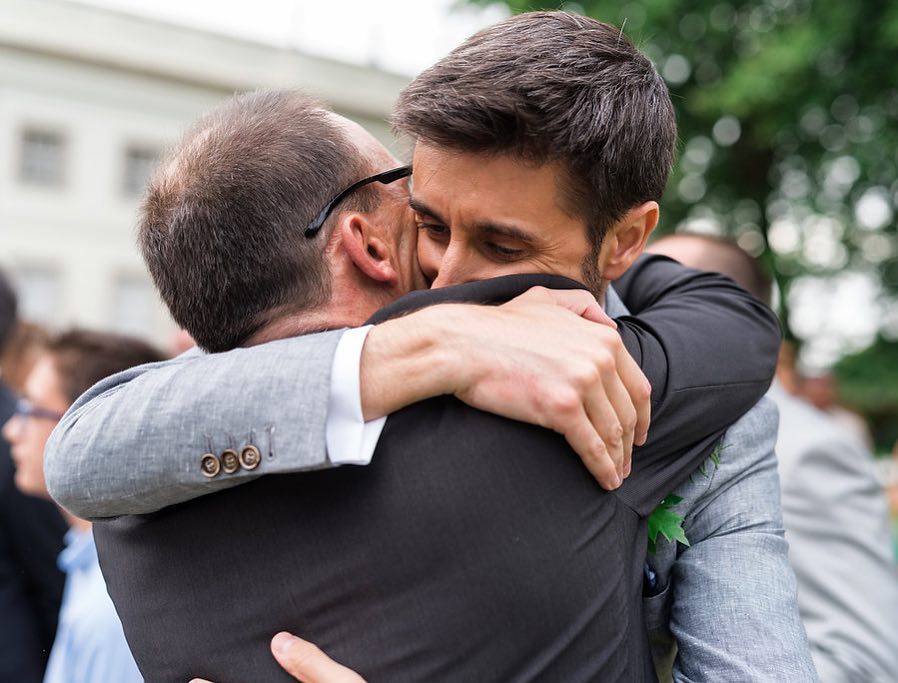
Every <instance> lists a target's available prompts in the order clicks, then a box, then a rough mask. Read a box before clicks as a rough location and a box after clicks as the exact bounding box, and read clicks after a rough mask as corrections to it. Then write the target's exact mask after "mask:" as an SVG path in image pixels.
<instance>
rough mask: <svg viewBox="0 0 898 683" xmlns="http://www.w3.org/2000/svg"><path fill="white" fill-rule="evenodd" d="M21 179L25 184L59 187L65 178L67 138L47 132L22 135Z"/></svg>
mask: <svg viewBox="0 0 898 683" xmlns="http://www.w3.org/2000/svg"><path fill="white" fill-rule="evenodd" d="M19 177H20V178H21V180H22V182H23V183H29V184H33V185H44V186H46V187H59V186H60V185H62V183H63V180H64V177H65V138H64V137H63V136H62V134H60V133H55V132H53V131H47V130H37V129H26V130H25V131H24V132H23V133H22V158H21V167H20V169H19Z"/></svg>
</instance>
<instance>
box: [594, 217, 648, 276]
mask: <svg viewBox="0 0 898 683" xmlns="http://www.w3.org/2000/svg"><path fill="white" fill-rule="evenodd" d="M658 216H659V209H658V202H654V201H653V202H645V203H644V204H640V205H639V206H637V207H635V208H632V209H630V210H629V211H628V212H627V213H626V215H625V216H624V217H623V218H622V219H621V220H619V221H618V222H617V223H615V224H614V225H613V226H611V227H610V228H609V229H608V234H607V235H605V239H604V241H603V242H602V248H601V250H600V256H599V266H600V268H599V270H600V272H601V273H602V277H603V278H605V279H606V280H616V279H617V278H619V277H620V276H621V275H623V274H624V273H625V272H627V269H628V268H629V267H630V266H632V265H633V262H634V261H636V259H637V258H639V256H640V254H642V252H643V250H644V249H645V245H646V242H648V239H649V235H651V234H652V231H653V230H654V229H655V226H656V225H658Z"/></svg>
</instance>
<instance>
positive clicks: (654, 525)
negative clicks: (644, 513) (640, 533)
mask: <svg viewBox="0 0 898 683" xmlns="http://www.w3.org/2000/svg"><path fill="white" fill-rule="evenodd" d="M681 500H683V499H682V498H680V496H675V495H672V494H671V495H669V496H667V498H665V499H664V500H662V501H661V504H660V505H659V506H658V507H656V508H655V509H654V510H653V511H652V514H650V515H649V519H648V525H649V552H650V553H654V552H655V550H657V542H658V534H661V535H662V536H664V538H666V539H667V540H668V541H679V542H680V543H682V544H683V545H689V539H687V538H686V532H685V531H683V518H682V517H681V516H680V515H678V514H677V513H676V512H674V511H673V510H671V508H672V507H673V506H674V505H676V504H677V503H679V502H680V501H681Z"/></svg>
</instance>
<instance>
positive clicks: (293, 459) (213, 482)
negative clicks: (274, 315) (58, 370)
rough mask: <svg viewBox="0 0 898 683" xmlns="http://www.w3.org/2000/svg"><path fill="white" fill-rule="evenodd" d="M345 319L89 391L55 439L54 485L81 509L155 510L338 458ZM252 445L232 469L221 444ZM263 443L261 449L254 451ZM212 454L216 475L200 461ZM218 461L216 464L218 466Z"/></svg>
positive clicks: (49, 465) (111, 512)
mask: <svg viewBox="0 0 898 683" xmlns="http://www.w3.org/2000/svg"><path fill="white" fill-rule="evenodd" d="M341 335H342V332H341V331H335V332H323V333H320V334H312V335H306V336H303V337H295V338H291V339H283V340H279V341H275V342H271V343H268V344H262V345H260V346H255V347H252V348H246V349H235V350H233V351H228V352H226V353H219V354H210V355H202V354H199V353H188V354H185V355H183V356H179V357H178V358H175V359H173V360H171V361H166V362H163V363H152V364H150V365H145V366H140V367H137V368H132V369H131V370H127V371H125V372H122V373H119V374H117V375H114V376H112V377H110V378H108V379H106V380H104V381H102V382H100V383H99V384H97V385H96V386H94V387H93V388H91V389H90V390H89V391H88V392H87V393H86V394H84V395H83V396H82V397H81V398H79V399H78V401H76V402H75V404H74V405H73V406H72V407H71V409H70V410H69V411H68V412H67V413H66V415H65V417H64V418H63V419H62V421H61V422H60V424H59V425H58V426H57V428H56V429H55V430H54V431H53V434H52V435H51V437H50V441H49V442H48V444H47V448H46V451H45V465H44V470H45V475H46V481H47V486H48V488H49V490H50V494H51V495H52V496H53V497H54V498H55V499H56V501H57V502H58V503H60V504H61V505H62V506H63V507H65V508H66V509H68V510H69V511H71V512H72V513H73V514H75V515H77V516H78V517H83V518H86V519H95V518H102V517H113V516H117V515H123V514H140V513H146V512H153V511H155V510H159V509H161V508H163V507H166V506H169V505H173V504H175V503H179V502H183V501H186V500H190V499H191V498H196V497H197V496H201V495H204V494H207V493H211V492H213V491H217V490H221V489H225V488H230V487H232V486H235V485H237V484H240V483H244V482H246V481H250V480H251V479H255V478H256V477H258V476H260V475H262V474H271V473H277V472H296V471H301V470H310V469H319V468H321V467H327V466H329V461H328V458H327V452H326V448H325V426H326V420H327V407H328V397H329V392H330V373H331V367H332V362H333V356H334V351H335V349H336V346H337V344H338V342H339V340H340V337H341ZM249 446H254V447H255V448H256V449H257V453H258V455H259V456H260V458H259V462H258V464H256V465H255V466H254V467H251V468H250V467H246V466H244V465H245V463H248V464H250V465H252V459H251V458H250V459H248V460H247V459H245V458H243V457H240V459H239V461H238V463H237V467H236V470H235V471H233V472H228V471H227V469H230V468H225V467H224V462H225V459H224V458H223V457H222V454H223V453H224V451H225V450H226V449H231V450H233V451H234V452H235V453H236V454H238V455H239V456H242V455H243V453H244V451H245V450H246V449H247V447H249ZM249 453H250V455H252V454H253V451H252V449H250V451H249ZM207 454H209V455H211V456H213V457H214V458H215V460H216V462H218V466H219V468H220V469H219V470H218V471H217V473H216V474H215V475H214V476H211V477H209V476H206V475H205V474H204V473H203V470H202V468H201V465H202V462H203V459H204V457H205V456H206V455H207ZM213 469H214V468H213Z"/></svg>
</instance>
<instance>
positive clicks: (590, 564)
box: [95, 279, 705, 683]
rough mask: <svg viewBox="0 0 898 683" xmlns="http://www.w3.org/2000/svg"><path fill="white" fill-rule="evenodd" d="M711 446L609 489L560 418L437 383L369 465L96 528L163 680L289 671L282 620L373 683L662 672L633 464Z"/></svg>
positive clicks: (644, 494)
mask: <svg viewBox="0 0 898 683" xmlns="http://www.w3.org/2000/svg"><path fill="white" fill-rule="evenodd" d="M536 282H539V283H544V282H545V280H529V281H528V280H526V279H524V280H519V281H518V282H517V283H516V284H515V286H514V287H513V288H512V290H511V291H509V290H505V289H503V290H502V291H504V292H507V293H508V295H511V296H514V293H513V292H514V291H523V289H526V288H528V287H529V286H531V285H532V284H534V283H536ZM506 285H508V283H507V282H496V281H488V282H482V283H477V284H476V285H472V286H468V287H466V291H467V295H468V296H469V298H470V299H471V300H475V301H476V300H482V299H484V298H490V296H492V295H495V290H494V288H495V287H500V288H504V287H505V286H506ZM521 288H523V289H521ZM397 312H398V313H401V312H402V310H401V309H399V310H398V311H397ZM704 457H705V450H704V446H703V445H702V444H701V443H700V444H699V445H698V446H697V447H696V448H694V449H692V450H691V451H689V452H687V453H684V454H683V455H682V457H680V458H667V459H663V458H660V457H655V456H652V458H651V459H650V466H646V467H642V468H639V467H634V471H633V474H632V475H631V479H632V480H634V482H636V483H637V484H638V485H637V486H634V488H632V489H630V490H629V491H625V490H623V489H621V490H619V491H618V492H612V493H609V492H606V491H602V490H601V489H600V488H599V487H598V485H597V484H596V483H595V481H594V480H593V479H592V478H591V476H590V475H589V473H588V471H587V470H586V469H585V468H584V467H583V466H582V464H581V463H580V461H579V459H578V458H577V457H576V456H575V454H573V453H572V452H571V451H570V449H569V447H568V446H567V444H566V443H565V441H564V439H563V438H562V437H561V436H560V435H558V434H554V433H552V432H549V431H547V430H543V429H539V428H537V427H534V426H531V425H525V424H521V423H517V422H513V421H510V420H505V419H503V418H500V417H497V416H494V415H489V414H487V413H482V412H480V411H476V410H473V409H471V408H469V407H467V406H465V405H464V404H462V403H460V402H459V401H457V400H455V399H453V398H450V397H440V398H435V399H431V400H429V401H425V402H422V403H419V404H415V405H413V406H409V407H408V408H406V409H404V410H402V411H400V412H398V413H396V414H395V415H392V416H391V417H390V418H389V419H388V420H387V424H386V427H385V430H384V433H383V435H382V438H381V440H380V442H379V444H378V448H377V451H376V453H375V457H374V459H373V461H372V463H371V464H370V465H369V466H367V467H364V468H337V469H333V470H328V471H322V472H314V473H305V474H302V475H294V474H286V475H282V476H278V477H263V478H262V479H260V480H259V481H256V482H251V483H249V484H247V485H246V486H241V487H238V488H235V489H233V490H230V491H225V492H219V493H216V494H214V495H210V496H204V497H201V498H198V499H196V500H194V501H190V502H187V503H183V504H180V505H177V506H173V507H170V508H168V509H165V510H162V511H159V512H156V513H152V514H149V515H144V516H140V517H121V518H118V519H115V520H109V521H106V522H99V523H97V524H96V526H95V530H96V535H97V541H98V547H99V549H100V557H101V562H102V563H103V567H104V572H105V573H106V575H107V579H108V583H109V589H110V593H111V595H112V596H113V599H114V600H115V602H116V606H117V607H118V609H119V613H120V614H121V615H122V620H123V623H124V626H125V631H126V633H127V634H128V638H129V641H130V642H131V643H132V645H133V647H134V653H135V656H136V658H137V660H138V662H139V663H140V666H141V669H142V670H143V671H144V672H145V673H146V675H147V677H148V678H150V679H151V680H154V681H157V680H158V681H177V680H183V679H185V678H189V677H190V676H193V675H202V676H204V677H206V678H209V679H210V680H216V681H223V682H225V683H226V682H227V681H228V680H235V681H239V680H255V679H258V680H272V681H276V680H285V681H286V680H288V679H287V677H286V675H285V674H283V672H281V671H280V670H279V668H278V667H277V665H276V664H275V662H274V660H273V659H272V658H271V657H270V653H269V651H268V640H269V639H270V637H271V634H272V633H274V632H276V631H278V630H280V629H288V630H293V631H294V632H297V633H301V634H303V635H304V636H306V637H308V638H310V639H312V640H313V641H314V642H316V643H318V644H319V645H320V646H322V647H323V648H324V649H325V650H326V651H328V652H329V653H330V654H332V655H333V656H334V657H335V658H336V659H338V660H339V661H342V662H344V663H345V664H347V665H349V666H351V667H353V668H355V669H357V670H358V671H360V672H361V673H362V674H363V675H364V676H365V677H366V678H367V679H368V680H369V681H371V682H372V683H375V682H376V681H391V682H392V681H422V680H439V681H491V680H495V681H565V682H567V681H606V680H627V681H642V680H645V681H652V680H654V678H655V674H654V670H653V668H652V664H651V656H650V652H649V647H648V641H647V636H646V632H645V628H644V624H643V619H642V602H641V590H642V575H643V573H642V567H643V564H644V557H645V548H646V527H645V524H646V523H645V516H644V515H642V514H641V513H640V512H639V509H640V508H641V506H642V500H643V498H657V497H658V496H660V495H662V491H661V490H660V489H658V490H654V491H651V490H650V489H649V488H648V486H647V485H645V484H644V482H640V479H641V478H643V477H646V478H651V479H652V480H653V481H660V480H661V479H663V478H665V477H666V478H667V480H668V485H670V486H673V485H675V484H676V482H677V481H679V480H682V479H684V478H685V477H686V476H688V473H689V472H690V471H692V470H693V469H694V468H695V467H696V466H697V464H698V463H699V462H701V460H702V459H703V458H704ZM632 491H636V492H638V493H637V495H636V496H635V497H634V495H633V494H632V493H631V492H632ZM198 545H199V546H200V547H202V552H196V548H197V547H198ZM162 587H164V588H162ZM160 621H164V623H165V624H166V628H165V629H164V630H160V629H156V628H153V627H152V626H151V624H154V623H158V622H160Z"/></svg>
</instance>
